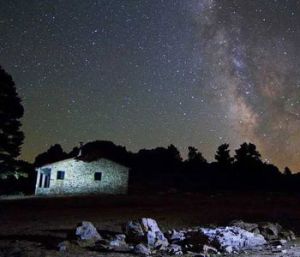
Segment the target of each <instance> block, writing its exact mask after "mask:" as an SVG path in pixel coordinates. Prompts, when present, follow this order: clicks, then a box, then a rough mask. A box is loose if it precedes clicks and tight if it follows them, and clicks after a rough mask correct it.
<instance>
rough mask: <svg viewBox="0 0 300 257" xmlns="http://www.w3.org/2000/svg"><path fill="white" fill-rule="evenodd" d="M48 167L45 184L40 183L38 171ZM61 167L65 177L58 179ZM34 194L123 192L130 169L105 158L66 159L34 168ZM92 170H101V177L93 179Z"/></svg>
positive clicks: (126, 188)
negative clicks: (85, 160)
mask: <svg viewBox="0 0 300 257" xmlns="http://www.w3.org/2000/svg"><path fill="white" fill-rule="evenodd" d="M45 169H51V175H50V185H49V187H48V188H44V187H39V177H40V173H41V172H43V170H45ZM58 171H64V179H63V180H59V179H57V172H58ZM37 172H38V176H37V183H36V194H37V195H51V194H89V193H107V194H126V193H127V190H128V176H129V169H128V168H127V167H124V166H122V165H119V164H118V163H115V162H113V161H110V160H107V159H99V160H97V161H93V162H83V161H79V160H75V159H67V160H63V161H60V162H56V163H53V164H49V165H45V166H43V167H41V168H39V169H37ZM95 172H101V180H100V181H95V177H94V176H95Z"/></svg>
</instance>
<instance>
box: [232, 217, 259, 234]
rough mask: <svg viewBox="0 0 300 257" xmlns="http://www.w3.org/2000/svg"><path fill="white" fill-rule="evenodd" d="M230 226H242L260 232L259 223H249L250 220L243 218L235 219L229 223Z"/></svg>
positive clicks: (250, 230)
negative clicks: (245, 220)
mask: <svg viewBox="0 0 300 257" xmlns="http://www.w3.org/2000/svg"><path fill="white" fill-rule="evenodd" d="M229 226H231V227H239V228H242V229H244V230H247V231H249V232H252V233H256V234H259V233H260V231H259V229H258V224H257V223H248V222H244V221H242V220H233V221H231V222H230V223H229Z"/></svg>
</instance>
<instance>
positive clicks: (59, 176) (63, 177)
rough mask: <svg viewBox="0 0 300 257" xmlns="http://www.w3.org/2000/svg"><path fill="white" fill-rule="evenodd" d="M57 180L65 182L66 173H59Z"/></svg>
mask: <svg viewBox="0 0 300 257" xmlns="http://www.w3.org/2000/svg"><path fill="white" fill-rule="evenodd" d="M56 179H60V180H64V179H65V172H64V171H61V170H59V171H57V176H56Z"/></svg>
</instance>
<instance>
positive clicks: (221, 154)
mask: <svg viewBox="0 0 300 257" xmlns="http://www.w3.org/2000/svg"><path fill="white" fill-rule="evenodd" d="M215 159H216V161H217V162H218V164H219V165H220V166H221V167H225V168H228V167H230V165H231V164H232V162H233V158H232V157H231V156H230V149H229V144H222V145H220V146H219V147H218V150H217V153H216V155H215Z"/></svg>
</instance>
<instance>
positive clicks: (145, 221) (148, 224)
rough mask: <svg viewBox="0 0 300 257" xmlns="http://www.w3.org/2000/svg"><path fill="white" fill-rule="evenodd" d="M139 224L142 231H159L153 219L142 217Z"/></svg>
mask: <svg viewBox="0 0 300 257" xmlns="http://www.w3.org/2000/svg"><path fill="white" fill-rule="evenodd" d="M141 225H142V229H143V231H145V232H147V231H152V232H157V231H159V232H160V229H159V227H158V225H157V222H156V221H155V220H154V219H151V218H142V220H141Z"/></svg>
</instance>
